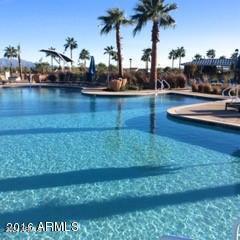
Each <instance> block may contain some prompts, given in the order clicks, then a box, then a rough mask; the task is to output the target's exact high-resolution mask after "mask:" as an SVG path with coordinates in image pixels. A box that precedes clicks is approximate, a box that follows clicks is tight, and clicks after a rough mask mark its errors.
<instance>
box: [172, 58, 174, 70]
mask: <svg viewBox="0 0 240 240" xmlns="http://www.w3.org/2000/svg"><path fill="white" fill-rule="evenodd" d="M172 68H174V59H173V58H172Z"/></svg>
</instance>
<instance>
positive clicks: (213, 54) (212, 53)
mask: <svg viewBox="0 0 240 240" xmlns="http://www.w3.org/2000/svg"><path fill="white" fill-rule="evenodd" d="M207 57H209V58H215V57H216V51H215V50H214V49H209V50H208V51H207Z"/></svg>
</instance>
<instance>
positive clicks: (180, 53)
mask: <svg viewBox="0 0 240 240" xmlns="http://www.w3.org/2000/svg"><path fill="white" fill-rule="evenodd" d="M176 51H177V58H179V69H181V62H182V58H184V57H185V56H186V50H185V49H184V47H180V48H177V50H176Z"/></svg>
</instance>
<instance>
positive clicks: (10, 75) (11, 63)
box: [9, 58, 12, 77]
mask: <svg viewBox="0 0 240 240" xmlns="http://www.w3.org/2000/svg"><path fill="white" fill-rule="evenodd" d="M9 70H10V77H11V76H12V58H10V69H9Z"/></svg>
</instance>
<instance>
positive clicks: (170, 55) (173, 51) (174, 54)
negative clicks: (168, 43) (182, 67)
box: [168, 49, 177, 68]
mask: <svg viewBox="0 0 240 240" xmlns="http://www.w3.org/2000/svg"><path fill="white" fill-rule="evenodd" d="M168 58H169V59H171V60H172V68H174V60H175V59H177V51H176V50H174V49H172V50H171V51H170V53H169V56H168Z"/></svg>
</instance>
